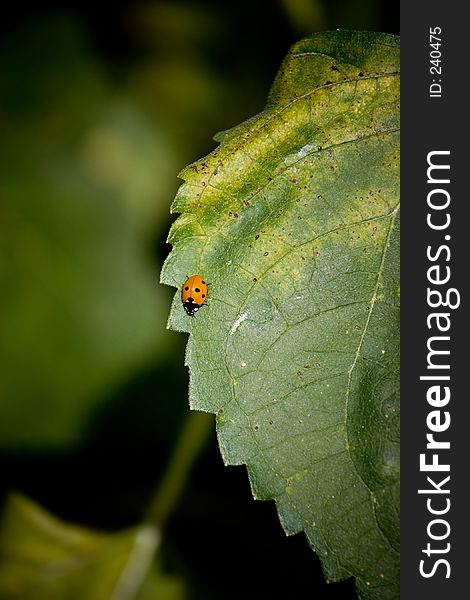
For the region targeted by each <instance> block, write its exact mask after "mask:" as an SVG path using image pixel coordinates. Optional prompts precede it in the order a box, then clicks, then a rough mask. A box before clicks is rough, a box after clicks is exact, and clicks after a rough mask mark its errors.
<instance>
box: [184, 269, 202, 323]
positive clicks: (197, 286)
mask: <svg viewBox="0 0 470 600" xmlns="http://www.w3.org/2000/svg"><path fill="white" fill-rule="evenodd" d="M206 298H207V283H206V282H205V281H204V279H203V278H202V277H201V276H200V275H191V277H189V279H187V280H186V281H185V282H184V283H183V289H182V290H181V302H182V303H183V307H184V310H185V311H186V312H187V313H188V315H189V316H190V317H192V316H194V315H195V314H196V313H197V311H198V310H199V309H200V307H201V306H202V305H203V304H204V303H205V300H206Z"/></svg>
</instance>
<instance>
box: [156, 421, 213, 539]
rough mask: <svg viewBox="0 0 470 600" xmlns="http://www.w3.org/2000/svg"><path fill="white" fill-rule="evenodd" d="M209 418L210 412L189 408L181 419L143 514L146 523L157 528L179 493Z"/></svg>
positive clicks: (210, 423)
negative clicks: (169, 454) (172, 448)
mask: <svg viewBox="0 0 470 600" xmlns="http://www.w3.org/2000/svg"><path fill="white" fill-rule="evenodd" d="M213 422H214V415H211V414H209V413H204V412H198V411H194V412H193V411H191V412H190V413H189V414H188V416H187V417H186V420H185V422H184V423H183V427H182V429H181V432H180V434H179V438H178V441H177V442H176V446H175V448H174V450H173V454H172V456H171V458H170V461H169V463H168V465H167V467H166V471H165V473H164V474H163V477H162V479H161V480H160V482H159V485H158V487H157V489H156V491H155V494H154V496H153V499H152V501H151V502H150V505H149V508H148V509H147V514H146V518H145V521H146V522H147V523H151V524H152V525H154V526H155V527H156V528H157V529H158V530H160V531H161V529H162V528H163V527H164V525H165V523H166V521H167V520H168V517H169V515H170V513H171V511H172V510H173V509H174V507H175V506H176V504H177V502H178V500H179V498H180V496H181V494H182V491H183V489H184V486H185V484H186V480H187V478H188V474H189V471H190V470H191V467H192V466H193V463H194V462H195V460H196V459H197V458H198V456H199V454H200V453H201V450H202V449H203V447H204V445H205V443H206V441H207V439H208V437H209V434H210V432H211V431H212V427H213Z"/></svg>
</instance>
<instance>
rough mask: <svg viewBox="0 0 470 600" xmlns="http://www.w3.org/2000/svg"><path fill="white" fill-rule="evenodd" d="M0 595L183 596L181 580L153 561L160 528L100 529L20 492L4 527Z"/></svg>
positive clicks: (71, 598)
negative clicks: (74, 520) (68, 518)
mask: <svg viewBox="0 0 470 600" xmlns="http://www.w3.org/2000/svg"><path fill="white" fill-rule="evenodd" d="M0 534H1V536H0V597H2V598H8V600H16V599H18V600H30V599H31V598H37V600H83V599H84V598H86V599H87V600H103V599H104V598H107V599H108V598H109V599H110V600H131V599H132V600H147V599H150V598H159V599H162V600H181V599H182V598H185V597H186V594H185V591H184V588H183V585H182V583H181V582H180V581H179V580H178V579H176V578H175V577H173V576H168V575H164V574H163V573H162V572H161V570H160V568H159V566H158V565H155V563H154V556H155V553H156V551H157V549H158V546H159V542H160V536H159V532H158V531H157V530H156V529H154V528H153V527H151V526H150V525H141V526H139V527H137V528H135V529H130V530H127V531H123V532H118V533H113V534H105V533H96V532H93V531H90V530H87V529H84V528H82V527H78V526H75V525H71V524H69V523H65V522H63V521H61V520H59V519H57V518H56V517H53V516H52V515H50V514H49V513H47V512H46V511H45V510H44V509H42V508H40V507H39V506H38V505H37V504H35V503H34V502H32V501H31V500H28V499H27V498H24V497H22V496H18V495H14V496H11V497H10V498H9V501H8V504H7V508H6V511H5V514H4V517H3V521H2V525H1V529H0Z"/></svg>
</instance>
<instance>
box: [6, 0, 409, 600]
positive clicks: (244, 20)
mask: <svg viewBox="0 0 470 600" xmlns="http://www.w3.org/2000/svg"><path fill="white" fill-rule="evenodd" d="M398 7H399V5H398V3H389V2H388V3H386V2H385V1H382V2H380V1H376V0H368V1H364V0H363V1H359V0H354V1H351V2H342V1H340V0H336V1H329V2H326V0H325V1H324V2H318V1H307V0H297V1H294V0H293V1H289V0H284V1H283V2H281V1H279V2H270V3H256V2H253V1H246V0H239V1H237V2H231V3H222V2H210V1H206V2H179V1H177V2H157V1H156V2H113V3H110V2H96V3H95V4H88V3H83V2H68V3H66V6H64V3H62V2H42V3H40V5H39V3H38V4H37V5H34V6H33V5H28V4H27V3H17V4H16V5H14V4H11V3H10V4H9V5H7V7H3V8H2V13H3V14H2V19H1V22H0V39H1V42H0V56H1V63H0V64H1V65H2V66H4V67H5V65H6V71H7V74H6V76H5V75H3V76H2V77H3V84H0V92H1V95H2V97H0V101H1V102H2V105H1V112H0V126H6V128H7V136H6V137H4V139H3V142H2V145H3V146H4V147H3V152H5V153H6V154H8V153H9V152H10V151H11V152H12V154H11V156H12V157H13V158H12V159H11V160H12V163H14V161H15V156H16V155H18V156H21V153H22V152H23V148H24V147H27V148H29V149H30V153H31V155H32V156H35V157H38V156H40V155H41V152H42V151H43V150H42V149H43V146H42V145H41V144H45V145H47V144H48V143H49V144H50V145H51V146H53V145H54V144H55V143H56V142H57V139H59V138H60V140H61V141H60V144H59V146H60V148H66V150H64V153H65V152H68V149H67V148H68V144H69V143H70V144H73V143H75V141H74V139H75V138H74V136H76V137H78V136H79V135H81V133H80V134H79V133H76V132H75V133H74V132H72V134H70V140H72V141H70V140H69V138H68V137H67V136H68V134H64V137H63V138H62V137H61V136H62V131H61V127H62V126H61V124H60V123H61V121H59V124H58V125H56V128H55V129H54V128H52V129H45V130H44V129H41V130H40V137H41V139H38V138H37V136H38V133H37V131H36V129H35V125H34V124H35V123H36V122H37V121H38V120H39V119H40V117H41V114H42V113H43V112H44V111H46V110H47V107H50V106H52V107H54V106H55V105H56V104H57V106H60V107H64V106H65V109H64V114H63V115H62V116H63V123H64V125H63V128H64V131H65V130H66V131H68V130H69V128H70V126H71V123H72V124H73V122H78V123H79V124H80V127H81V128H82V130H83V131H85V130H87V128H89V127H93V118H94V117H93V115H94V114H95V112H96V110H97V109H96V101H95V100H94V95H93V94H87V89H86V85H87V81H88V79H87V77H83V78H82V79H81V80H80V85H79V86H77V87H76V88H74V85H75V84H74V81H73V80H74V72H75V69H77V70H78V71H80V69H81V65H82V64H83V65H86V69H90V72H91V71H93V72H98V75H96V76H95V78H94V79H93V78H91V79H90V86H91V87H93V86H97V87H100V86H101V85H105V87H106V89H107V92H106V94H105V99H104V100H103V99H100V110H104V109H103V106H104V105H106V102H108V101H109V102H110V103H113V102H115V99H116V98H121V97H123V96H125V98H126V102H127V103H128V104H129V105H131V106H132V109H133V110H134V111H135V112H136V113H138V114H139V115H141V116H142V118H143V120H144V122H145V123H149V124H150V125H151V127H152V128H154V129H152V131H156V137H157V138H158V136H160V137H159V138H158V139H159V140H160V141H159V143H160V151H161V153H162V155H163V156H164V157H165V158H164V159H163V158H162V160H161V161H160V162H159V163H158V164H157V163H156V164H155V167H154V168H153V167H152V166H150V168H149V167H148V166H147V167H146V168H147V171H146V175H147V177H150V178H151V177H152V174H153V176H154V179H155V184H154V185H155V189H156V190H157V191H156V192H155V206H156V208H155V210H154V211H153V209H149V208H148V207H147V208H146V209H145V210H144V211H143V212H141V213H139V212H138V211H137V212H136V214H138V219H137V220H138V221H139V219H140V221H139V225H138V227H137V229H138V232H137V234H135V238H136V239H137V240H138V242H137V243H138V244H140V246H139V248H140V250H139V252H141V254H142V256H143V257H144V258H143V260H144V262H145V263H146V265H147V266H148V270H147V272H146V273H147V275H146V276H147V277H149V275H148V274H149V273H153V281H152V285H153V286H154V288H153V290H154V293H155V294H156V295H158V296H159V300H158V303H157V304H156V309H155V310H156V311H159V316H158V319H157V325H155V323H153V322H152V323H149V327H160V328H161V327H164V323H165V320H166V316H167V314H168V310H169V305H170V301H171V298H172V295H173V292H174V290H169V289H166V288H165V289H163V288H162V286H158V284H157V282H158V272H159V270H160V266H161V264H162V262H163V260H164V258H165V257H166V255H167V253H168V251H169V246H168V245H167V244H166V243H165V239H166V235H167V231H168V228H169V226H170V224H171V221H172V220H173V218H172V217H171V216H170V214H169V206H170V203H171V201H172V198H173V197H174V194H175V192H176V190H177V187H178V185H179V183H178V179H177V173H178V171H179V170H180V169H181V168H183V167H184V166H185V165H186V164H188V163H190V162H192V161H193V160H196V159H197V158H199V157H201V156H203V155H204V154H206V153H208V152H210V151H211V150H212V149H213V148H214V147H215V145H216V144H215V142H213V141H212V136H213V135H214V134H215V133H216V132H217V131H220V130H223V129H227V128H229V127H231V126H233V125H236V124H237V123H239V122H241V121H243V120H245V119H246V118H249V117H250V116H252V115H253V114H255V113H256V112H259V111H260V110H261V109H262V108H263V106H264V103H265V101H266V97H267V93H268V90H269V87H270V84H271V82H272V80H273V78H274V76H275V74H276V72H277V69H278V68H279V65H280V63H281V61H282V59H283V58H284V56H285V55H286V53H287V51H288V49H289V47H290V46H291V45H292V44H293V43H294V42H296V41H297V40H299V39H300V38H301V37H302V36H304V35H307V34H309V33H311V32H314V31H317V30H324V29H335V28H347V29H363V30H366V29H367V30H376V31H385V32H391V33H398V29H399V8H398ZM71 57H73V65H72V66H70V64H71V63H70V61H71ZM4 72H5V71H4ZM51 73H52V77H51ZM51 81H52V82H53V85H46V84H45V83H44V82H51ZM103 81H104V82H105V83H104V84H103ZM62 83H63V85H62ZM70 90H71V91H70ZM62 94H63V96H64V97H63V98H62ZM67 107H72V108H70V112H69V113H67V110H69V108H67ZM105 108H106V107H105ZM90 115H91V116H90ZM48 135H50V140H49V139H48V137H47V136H48ZM42 136H44V137H42ZM18 140H19V141H18ZM64 140H65V141H64ZM162 140H163V141H162ZM16 144H17V145H18V147H17V146H16ZM7 146H8V147H7ZM60 151H62V150H60V149H59V152H60ZM20 163H21V160H20V161H19V162H17V163H16V164H20ZM21 164H22V163H21ZM25 164H26V163H25ZM28 164H29V163H28ZM28 168H29V167H28V166H26V167H25V168H24V169H23V167H21V169H20V168H18V171H20V170H21V174H20V175H19V176H20V177H21V178H23V179H26V180H27V179H28V177H29V171H28ZM13 170H14V166H13ZM32 181H33V179H32ZM100 185H101V184H100ZM100 185H97V186H95V188H94V192H95V193H96V198H97V199H99V197H100V189H101V188H100ZM105 187H106V186H105ZM150 188H151V186H150ZM114 192H115V196H113V195H112V194H111V198H114V197H115V198H116V202H119V201H120V200H119V194H120V193H121V191H120V190H119V189H118V190H117V191H116V190H114ZM44 193H45V194H46V193H47V192H44ZM108 193H109V190H108V189H105V190H104V191H103V194H104V195H106V196H108ZM0 202H3V200H2V198H1V197H0ZM12 202H13V203H14V199H13V201H12ZM31 202H32V203H34V198H31ZM157 205H158V206H157ZM145 211H147V212H145ZM131 213H132V211H131ZM142 223H144V225H142ZM63 226H64V228H65V231H67V227H69V226H70V224H66V223H64V225H63ZM72 227H74V225H72ZM132 227H133V225H132V224H131V225H129V228H130V229H132ZM0 235H1V231H0ZM77 235H78V237H80V236H81V231H78V232H77ZM0 267H1V264H0ZM0 275H1V270H0ZM38 279H39V280H41V274H38ZM0 281H1V280H0ZM7 283H8V280H7ZM57 286H58V287H60V286H61V281H57ZM160 288H161V289H160ZM31 301H32V302H34V298H32V300H31ZM7 309H8V307H7V308H5V307H4V308H3V310H4V312H5V317H4V318H5V319H8V318H9V315H8V310H7ZM0 310H2V305H1V303H0ZM25 310H27V309H25ZM59 311H60V309H59ZM56 317H57V319H58V320H59V321H60V314H59V315H57V312H56ZM51 322H52V323H54V321H53V320H52V321H51ZM51 335H54V333H53V332H52V333H51ZM26 339H27V338H26ZM31 340H32V341H31V343H30V345H29V347H28V358H25V360H30V356H29V353H31V355H32V356H34V354H35V353H41V349H42V345H43V344H44V339H43V338H42V339H41V338H39V337H38V338H34V337H32V338H31ZM185 343H186V336H184V335H182V334H177V333H172V332H169V333H166V334H165V335H164V336H163V337H161V338H159V340H158V345H159V346H160V347H161V348H164V351H163V352H161V351H160V349H159V348H156V347H153V346H152V344H151V343H149V342H148V341H147V342H145V343H143V347H144V348H143V350H142V351H141V354H140V355H139V359H138V360H132V361H130V366H129V368H128V369H127V370H126V371H125V374H124V375H121V374H120V375H119V376H116V378H115V380H113V378H112V377H109V378H108V379H107V380H106V382H107V383H106V385H103V386H102V387H101V388H100V392H99V393H97V392H94V393H92V394H91V395H90V397H91V400H90V399H89V398H88V399H87V401H86V402H85V403H84V406H85V408H84V409H83V413H80V419H77V424H76V425H75V424H74V426H73V427H70V426H69V427H68V429H67V428H64V434H63V435H61V436H59V437H58V438H56V437H55V436H54V435H52V436H50V435H49V434H48V430H47V427H46V428H45V429H44V435H38V436H37V438H35V436H32V437H31V438H30V439H28V438H27V436H25V435H23V434H24V431H25V430H26V429H30V430H31V431H33V432H34V431H35V420H36V419H38V418H39V417H38V416H37V415H40V414H42V416H43V417H44V414H45V415H46V417H47V412H48V411H49V413H50V414H52V412H53V411H54V405H53V404H51V406H50V407H47V406H46V408H44V410H43V413H41V406H38V408H37V414H36V412H35V410H36V409H31V406H32V404H31V401H30V400H31V399H30V398H28V397H26V394H25V396H24V397H23V396H21V395H18V397H15V398H14V403H15V405H16V406H17V407H18V412H19V414H20V413H21V415H20V416H19V417H18V419H16V420H15V419H14V420H13V422H14V423H16V426H17V431H16V430H15V428H14V427H13V429H12V428H11V427H10V430H9V432H8V435H5V436H4V439H3V438H2V437H1V435H2V432H1V431H0V449H1V450H2V452H1V454H0V472H1V492H2V498H5V495H6V494H7V493H8V492H9V491H11V490H18V491H21V492H23V493H24V494H26V495H28V496H30V497H31V498H33V499H34V500H36V501H37V502H39V503H40V504H41V505H43V506H44V507H45V508H47V509H48V510H50V511H51V512H52V513H54V514H56V515H57V516H59V517H61V518H64V519H66V520H69V521H73V522H76V523H79V524H83V525H85V526H88V527H93V528H97V529H100V530H109V531H114V530H118V529H121V528H123V527H128V526H131V525H134V524H136V523H138V522H139V521H140V520H141V518H142V515H143V513H144V510H145V508H146V506H147V503H148V502H149V500H150V498H151V497H152V493H153V491H154V488H155V486H156V484H157V483H158V480H159V476H160V475H161V473H162V471H163V469H164V467H165V465H166V462H167V460H168V457H169V454H170V452H171V449H172V447H173V445H174V443H175V440H176V438H177V435H178V430H179V428H180V425H181V423H182V420H183V419H184V417H185V415H186V413H187V411H188V406H187V385H188V375H187V370H186V368H185V367H184V366H183V357H184V346H185ZM0 345H1V342H0ZM7 351H8V348H7V349H6V350H5V352H7ZM0 357H1V354H0ZM17 362H18V363H19V364H17V365H16V367H17V370H18V378H21V373H22V366H23V365H22V364H21V361H17ZM16 367H15V364H13V367H11V368H13V369H14V368H16ZM1 368H2V367H1V365H0V369H1ZM54 368H60V367H57V365H54V364H52V365H51V370H53V369H54ZM75 368H76V369H77V370H78V371H80V368H81V365H80V363H76V364H75ZM7 393H8V390H7ZM10 400H11V399H10ZM63 401H64V402H65V403H66V402H67V401H68V400H67V398H66V397H65V398H64V399H63ZM51 402H52V401H51ZM77 402H78V401H77ZM0 418H1V414H0ZM70 419H72V420H73V419H74V417H73V416H71V417H70ZM69 425H70V423H69ZM68 431H73V433H70V434H69V433H67V432H68ZM352 535H353V532H352ZM165 547H166V549H165V561H166V566H167V569H168V570H170V571H174V572H175V573H177V574H179V575H183V576H184V578H185V580H186V581H187V583H188V589H189V591H190V597H191V598H194V599H199V598H204V599H206V598H207V599H209V598H214V599H219V598H224V599H230V598H234V599H235V598H239V597H243V598H276V597H280V596H281V595H285V596H287V597H289V598H299V599H301V598H333V597H341V598H354V597H355V593H354V585H353V583H352V582H351V581H346V582H343V583H341V584H335V585H330V586H327V584H326V583H325V582H324V578H323V575H322V572H321V567H320V564H319V561H318V559H317V558H316V557H315V556H314V554H313V553H312V552H311V551H310V550H309V549H308V546H307V543H306V541H305V539H304V537H303V535H298V536H294V537H293V538H287V537H286V536H285V535H284V533H283V531H282V528H281V525H280V524H279V521H278V518H277V515H276V510H275V506H274V503H272V502H255V501H253V498H252V495H251V492H250V488H249V483H248V479H247V476H246V471H245V469H244V468H243V467H242V468H226V467H224V466H223V464H222V460H221V458H220V454H219V450H218V448H217V442H216V439H215V433H213V434H212V435H211V438H210V440H209V442H208V443H207V445H206V447H205V450H204V452H203V454H202V455H201V456H200V457H199V459H198V460H197V463H196V465H195V467H194V469H193V470H192V473H191V476H190V479H189V481H188V483H187V486H186V488H185V491H184V494H183V496H182V498H181V500H180V502H179V503H178V506H177V507H175V508H174V510H173V513H172V516H171V519H170V521H169V524H168V531H167V533H166V537H165ZM221 590H223V591H221Z"/></svg>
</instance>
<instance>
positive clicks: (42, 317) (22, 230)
mask: <svg viewBox="0 0 470 600" xmlns="http://www.w3.org/2000/svg"><path fill="white" fill-rule="evenodd" d="M22 35H23V39H22V40H21V41H20V40H19V39H18V36H16V37H15V38H14V39H12V40H10V41H11V42H12V44H11V46H10V47H9V46H8V45H7V47H6V48H5V49H4V52H3V53H2V56H1V58H0V69H1V71H2V74H3V76H2V81H1V84H0V85H1V87H2V89H1V94H0V95H1V97H2V107H1V120H2V129H3V131H4V133H3V145H2V156H1V161H0V165H1V166H0V169H1V192H0V193H1V209H0V210H1V219H0V229H1V232H0V240H1V241H0V244H1V248H2V249H1V254H0V257H1V258H0V261H1V262H0V285H1V289H2V294H1V298H0V303H1V309H0V315H1V316H0V319H1V323H0V328H1V331H2V336H1V338H0V364H1V365H2V379H1V384H0V386H1V387H0V411H1V413H0V443H1V445H2V446H10V447H15V446H18V445H19V446H24V447H28V446H29V447H35V446H36V447H37V446H38V445H46V446H47V445H50V446H54V445H58V444H64V443H71V442H74V441H76V440H77V438H78V437H79V434H80V429H81V428H83V423H84V419H86V416H87V414H88V412H89V410H90V408H91V407H92V406H93V404H94V403H96V401H97V399H98V398H99V397H100V396H101V395H103V393H104V392H105V391H106V392H107V391H108V390H109V389H110V388H111V387H113V386H116V385H117V384H118V383H119V382H122V381H125V380H126V378H128V377H129V375H130V373H132V372H133V371H135V369H136V368H139V367H141V366H142V365H143V364H145V363H146V362H149V361H150V360H155V356H156V355H157V352H158V350H159V347H161V344H162V342H163V336H164V318H163V311H164V310H165V309H164V306H165V304H164V295H163V294H162V293H161V290H160V289H159V288H158V287H157V285H156V284H155V279H156V275H157V269H156V268H155V265H153V266H152V264H151V262H150V256H149V252H148V248H146V238H145V236H148V234H149V231H148V229H149V226H148V222H149V221H150V222H151V223H152V224H153V226H152V228H153V229H154V228H155V225H154V223H155V222H156V217H157V214H158V207H159V206H162V200H163V199H164V198H165V196H166V193H168V177H167V178H166V179H165V174H166V173H171V172H173V170H174V168H175V158H174V153H173V152H172V147H171V144H170V143H169V141H168V140H167V139H165V138H163V137H162V134H161V133H160V132H159V131H158V129H156V128H155V127H154V126H153V125H152V123H150V122H149V120H148V119H146V118H145V116H144V115H143V114H141V113H139V112H138V110H137V109H136V107H135V106H132V105H129V104H128V103H126V101H125V99H121V98H119V97H117V95H116V94H115V93H114V95H113V94H112V88H111V87H110V85H109V83H108V82H107V80H106V77H105V76H104V74H103V73H102V71H100V69H99V67H98V66H97V65H96V63H94V62H93V61H91V60H90V58H89V57H88V56H87V54H86V52H85V51H84V48H83V46H82V44H81V43H80V40H79V36H78V32H77V30H76V29H75V27H74V26H73V24H72V23H71V22H69V21H65V20H57V21H53V22H44V23H42V24H41V27H35V28H30V29H28V28H27V29H26V30H25V31H23V32H22ZM22 42H23V43H22ZM18 49H20V50H18ZM159 169H160V172H161V173H163V177H158V176H156V172H158V170H159ZM165 186H166V187H165ZM159 201H160V202H159ZM159 212H160V216H161V215H162V214H163V211H162V210H160V211H159ZM168 339H169V338H168V337H167V338H166V339H165V342H166V343H168Z"/></svg>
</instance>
